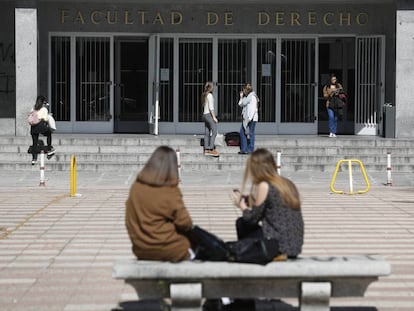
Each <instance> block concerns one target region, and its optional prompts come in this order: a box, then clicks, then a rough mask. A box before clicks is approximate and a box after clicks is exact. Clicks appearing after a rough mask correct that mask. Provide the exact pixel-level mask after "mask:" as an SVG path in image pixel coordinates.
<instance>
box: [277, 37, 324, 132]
mask: <svg viewBox="0 0 414 311" xmlns="http://www.w3.org/2000/svg"><path fill="white" fill-rule="evenodd" d="M315 41H316V39H314V38H310V39H282V44H281V52H280V53H281V54H280V55H281V57H280V58H281V59H280V61H281V83H280V106H279V110H280V112H279V113H277V115H278V123H279V133H280V134H316V133H317V122H316V116H317V105H316V103H317V72H316V68H317V66H315V64H317V63H318V62H317V58H316V54H317V53H316V43H315Z"/></svg>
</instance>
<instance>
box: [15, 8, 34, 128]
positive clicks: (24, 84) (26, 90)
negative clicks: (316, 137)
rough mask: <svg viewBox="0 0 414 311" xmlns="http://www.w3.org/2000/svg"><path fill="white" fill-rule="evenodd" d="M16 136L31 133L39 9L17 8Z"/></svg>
mask: <svg viewBox="0 0 414 311" xmlns="http://www.w3.org/2000/svg"><path fill="white" fill-rule="evenodd" d="M15 23H16V25H15V28H16V31H15V36H16V37H15V42H16V43H15V47H16V136H26V135H28V133H29V125H28V124H27V115H28V113H29V112H30V109H31V108H32V107H33V105H34V103H35V100H36V96H37V10H36V9H19V8H16V9H15Z"/></svg>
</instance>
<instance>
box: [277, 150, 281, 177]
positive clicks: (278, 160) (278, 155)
mask: <svg viewBox="0 0 414 311" xmlns="http://www.w3.org/2000/svg"><path fill="white" fill-rule="evenodd" d="M281 155H282V152H281V151H280V150H278V151H277V153H276V170H277V174H278V175H280V168H281V164H280V163H281V161H280V158H281Z"/></svg>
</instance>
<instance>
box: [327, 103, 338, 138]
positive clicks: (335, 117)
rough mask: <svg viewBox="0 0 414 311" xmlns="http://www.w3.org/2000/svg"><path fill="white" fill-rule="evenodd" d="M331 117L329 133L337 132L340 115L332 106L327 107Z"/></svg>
mask: <svg viewBox="0 0 414 311" xmlns="http://www.w3.org/2000/svg"><path fill="white" fill-rule="evenodd" d="M326 110H327V112H328V118H329V133H332V134H336V126H337V124H338V115H337V114H336V113H335V111H334V110H333V109H331V108H326Z"/></svg>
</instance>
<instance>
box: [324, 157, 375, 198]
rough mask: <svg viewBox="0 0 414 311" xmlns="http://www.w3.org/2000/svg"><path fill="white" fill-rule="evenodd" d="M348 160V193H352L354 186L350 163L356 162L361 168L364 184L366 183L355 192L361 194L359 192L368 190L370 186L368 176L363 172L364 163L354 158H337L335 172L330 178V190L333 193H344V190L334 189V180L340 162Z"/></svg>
mask: <svg viewBox="0 0 414 311" xmlns="http://www.w3.org/2000/svg"><path fill="white" fill-rule="evenodd" d="M345 162H348V173H349V192H348V194H354V186H353V176H352V163H353V162H354V163H358V164H359V167H360V168H361V173H362V176H364V180H365V184H366V188H365V189H364V190H358V191H357V192H356V193H358V194H361V193H365V192H368V190H369V189H370V188H371V185H370V183H369V180H368V177H367V173H366V172H365V168H364V165H363V164H362V162H361V161H360V160H356V159H345V160H339V161H338V163H337V164H336V168H335V172H334V174H333V176H332V180H331V191H332V192H334V193H338V194H344V193H345V192H344V191H341V190H336V189H335V182H336V177H337V175H338V171H339V169H340V167H341V165H342V163H345Z"/></svg>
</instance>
